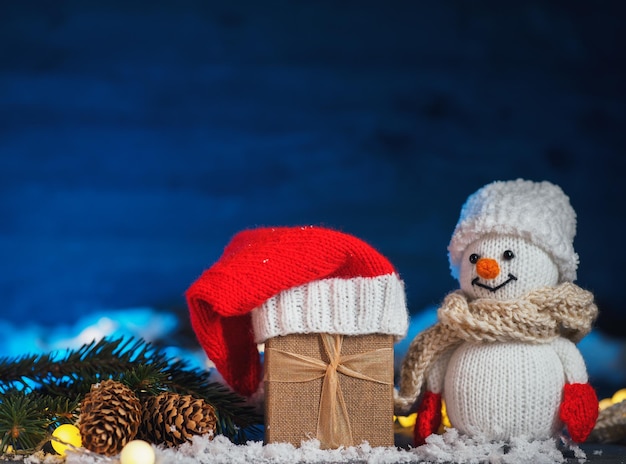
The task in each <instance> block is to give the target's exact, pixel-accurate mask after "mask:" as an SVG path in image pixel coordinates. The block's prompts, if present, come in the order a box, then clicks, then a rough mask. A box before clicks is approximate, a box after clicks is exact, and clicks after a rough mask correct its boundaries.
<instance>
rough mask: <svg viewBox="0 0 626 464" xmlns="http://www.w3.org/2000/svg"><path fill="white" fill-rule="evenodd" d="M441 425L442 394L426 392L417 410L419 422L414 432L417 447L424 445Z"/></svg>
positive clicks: (416, 423)
mask: <svg viewBox="0 0 626 464" xmlns="http://www.w3.org/2000/svg"><path fill="white" fill-rule="evenodd" d="M439 425H441V394H439V393H433V392H429V391H427V392H424V396H423V397H422V402H421V403H420V406H419V408H418V409H417V420H416V422H415V429H414V430H413V440H414V442H415V446H420V445H423V444H424V443H425V441H426V437H427V436H429V435H431V434H432V433H435V432H436V431H437V430H438V429H439Z"/></svg>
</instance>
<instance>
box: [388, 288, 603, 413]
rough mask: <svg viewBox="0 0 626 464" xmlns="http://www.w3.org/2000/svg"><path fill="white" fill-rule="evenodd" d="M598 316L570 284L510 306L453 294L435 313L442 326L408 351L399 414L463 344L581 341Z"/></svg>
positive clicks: (536, 293)
mask: <svg viewBox="0 0 626 464" xmlns="http://www.w3.org/2000/svg"><path fill="white" fill-rule="evenodd" d="M597 314H598V308H597V307H596V305H595V304H594V302H593V294H592V293H591V292H588V291H586V290H583V289H582V288H580V287H578V286H577V285H574V284H573V283H570V282H566V283H562V284H560V285H558V286H555V287H543V288H540V289H537V290H534V291H532V292H529V293H528V294H526V295H525V296H524V297H522V298H520V299H517V300H507V301H500V300H494V299H491V298H479V299H476V300H472V301H468V300H467V298H466V297H465V295H464V294H463V292H462V291H460V290H458V291H455V292H452V293H450V294H449V295H447V296H446V297H445V298H444V300H443V303H442V305H441V307H440V308H439V310H438V311H437V317H438V319H439V321H438V322H437V323H436V324H435V325H433V326H432V327H430V328H429V329H426V330H425V331H424V332H422V333H420V334H419V335H418V336H417V337H415V339H414V340H413V341H412V342H411V345H410V346H409V349H408V352H407V354H406V356H405V358H404V361H403V363H402V369H401V372H400V391H399V393H398V394H397V395H396V398H395V408H396V413H398V414H404V413H406V412H408V411H409V410H410V408H411V407H412V406H413V404H414V403H415V401H416V400H417V398H418V396H419V395H420V394H421V391H422V388H423V383H424V377H425V375H426V373H427V372H428V369H429V367H430V366H431V364H432V363H433V361H434V360H435V359H436V358H437V357H438V356H439V355H440V354H442V353H444V352H445V351H447V350H448V349H450V348H453V347H455V346H457V345H459V344H460V343H462V342H464V341H469V342H482V343H485V342H486V343H490V342H514V341H517V342H526V343H546V342H548V341H550V340H553V339H555V338H556V337H559V336H562V337H565V338H568V339H570V340H572V341H573V342H578V341H579V340H580V339H582V338H583V337H584V336H585V335H587V334H588V333H589V331H590V330H591V327H592V324H593V322H594V321H595V319H596V317H597Z"/></svg>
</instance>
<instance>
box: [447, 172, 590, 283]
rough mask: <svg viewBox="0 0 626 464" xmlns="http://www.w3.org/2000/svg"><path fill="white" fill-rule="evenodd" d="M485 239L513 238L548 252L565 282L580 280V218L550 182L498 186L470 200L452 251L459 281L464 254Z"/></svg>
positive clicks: (481, 192)
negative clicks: (577, 248)
mask: <svg viewBox="0 0 626 464" xmlns="http://www.w3.org/2000/svg"><path fill="white" fill-rule="evenodd" d="M486 234H503V235H513V236H516V237H521V238H523V239H526V240H528V241H529V242H531V243H533V244H534V245H536V246H538V247H539V248H541V249H542V250H543V251H545V252H546V253H547V254H548V255H549V256H550V257H551V258H552V259H553V261H554V263H555V264H556V265H557V267H558V269H559V280H560V282H573V281H574V280H576V269H577V268H578V255H577V254H576V253H575V252H574V245H573V242H574V236H575V235H576V212H575V211H574V209H573V208H572V206H571V205H570V202H569V198H568V197H567V195H565V193H563V190H561V188H560V187H558V186H557V185H554V184H552V183H550V182H547V181H543V182H532V181H529V180H523V179H517V180H514V181H506V182H503V181H496V182H493V183H491V184H488V185H486V186H484V187H482V188H480V189H479V190H477V191H476V192H475V193H473V194H472V195H470V196H469V197H468V199H467V201H466V202H465V204H464V205H463V208H462V209H461V216H460V218H459V221H458V223H457V225H456V228H455V230H454V233H453V234H452V240H451V241H450V245H449V246H448V252H449V254H448V256H449V259H450V269H451V270H452V275H453V276H454V277H455V278H457V279H458V277H459V265H460V262H461V259H462V258H463V252H464V251H465V248H466V247H467V246H468V245H469V244H470V243H472V242H474V241H475V240H477V239H478V238H480V237H482V236H484V235H486Z"/></svg>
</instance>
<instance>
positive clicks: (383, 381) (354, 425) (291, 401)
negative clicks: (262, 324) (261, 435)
mask: <svg viewBox="0 0 626 464" xmlns="http://www.w3.org/2000/svg"><path fill="white" fill-rule="evenodd" d="M311 438H317V439H318V440H320V444H321V446H322V447H323V448H337V447H339V446H352V445H358V444H360V443H361V442H363V441H367V442H368V443H369V444H370V445H371V446H393V444H394V436H393V337H392V336H391V335H381V334H373V335H358V336H343V335H328V334H293V335H287V336H284V337H275V338H272V339H270V340H268V341H267V342H266V344H265V440H266V442H267V443H277V442H286V443H292V444H293V445H294V446H300V443H301V441H302V440H308V439H311Z"/></svg>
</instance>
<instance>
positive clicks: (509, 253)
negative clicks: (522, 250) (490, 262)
mask: <svg viewBox="0 0 626 464" xmlns="http://www.w3.org/2000/svg"><path fill="white" fill-rule="evenodd" d="M502 258H503V259H506V260H507V261H510V260H512V259H513V258H515V253H513V252H512V251H511V250H506V251H505V252H504V253H502Z"/></svg>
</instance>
